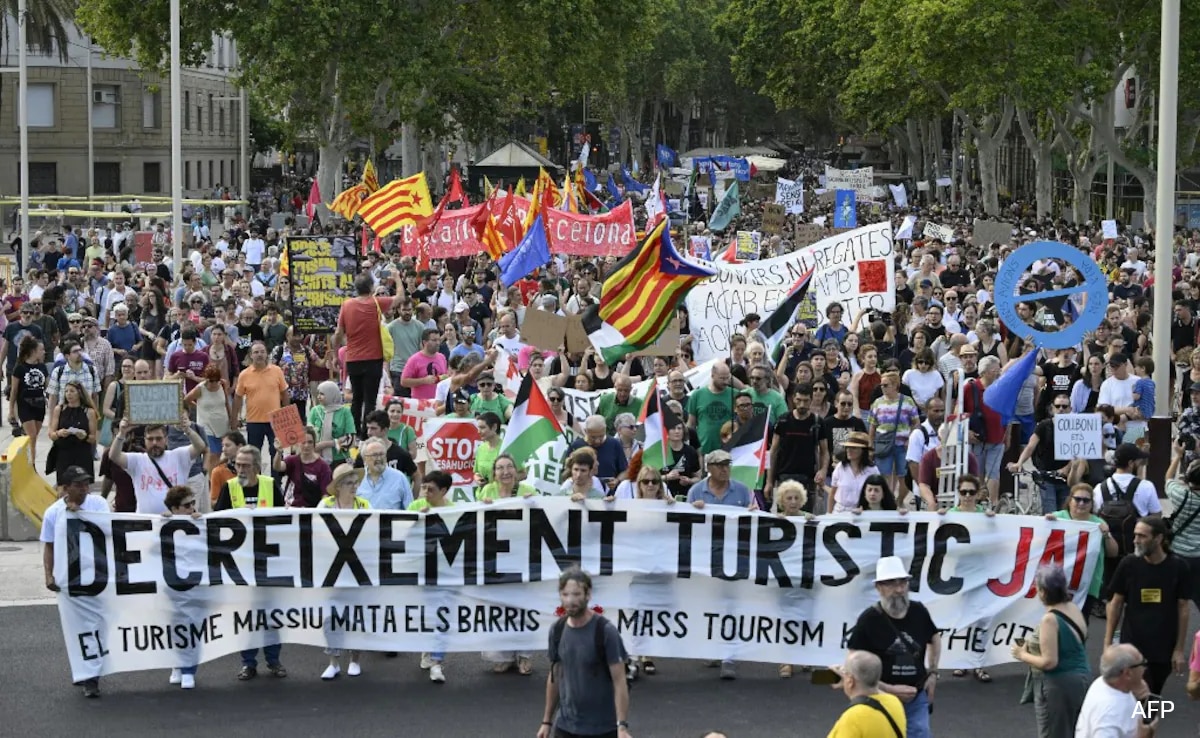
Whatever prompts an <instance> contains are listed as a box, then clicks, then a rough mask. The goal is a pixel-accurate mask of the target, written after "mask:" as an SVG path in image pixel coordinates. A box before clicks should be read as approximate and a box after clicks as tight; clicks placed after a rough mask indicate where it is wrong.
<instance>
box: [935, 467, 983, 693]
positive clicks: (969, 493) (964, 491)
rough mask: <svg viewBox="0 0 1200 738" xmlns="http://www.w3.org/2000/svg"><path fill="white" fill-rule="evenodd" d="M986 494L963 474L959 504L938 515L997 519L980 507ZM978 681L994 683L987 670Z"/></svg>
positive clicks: (980, 672)
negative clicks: (951, 514)
mask: <svg viewBox="0 0 1200 738" xmlns="http://www.w3.org/2000/svg"><path fill="white" fill-rule="evenodd" d="M984 493H986V490H985V489H984V486H983V481H982V480H981V479H980V478H979V477H977V476H975V475H974V474H963V475H962V476H961V477H959V478H958V504H957V505H955V506H954V507H951V508H950V509H946V508H944V507H943V508H941V509H939V510H938V515H945V514H946V513H983V514H984V515H985V516H986V517H989V518H994V517H996V511H995V510H992V509H991V508H988V509H984V508H982V507H980V506H979V496H980V495H981V494H984ZM973 674H974V676H975V678H976V679H978V680H979V681H981V682H984V683H987V682H990V681H992V675H991V674H989V673H988V672H987V670H986V669H975V670H974V672H973ZM966 675H967V672H966V670H965V669H955V670H954V676H956V677H964V676H966Z"/></svg>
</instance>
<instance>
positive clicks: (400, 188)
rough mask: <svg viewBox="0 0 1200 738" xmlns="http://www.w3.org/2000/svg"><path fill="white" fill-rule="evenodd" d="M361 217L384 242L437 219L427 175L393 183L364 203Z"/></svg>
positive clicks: (360, 212)
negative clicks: (403, 230) (401, 231)
mask: <svg viewBox="0 0 1200 738" xmlns="http://www.w3.org/2000/svg"><path fill="white" fill-rule="evenodd" d="M358 214H359V216H360V217H362V219H363V221H364V222H366V224H367V225H369V226H371V230H373V231H375V234H376V235H377V236H379V237H380V238H386V237H387V236H389V235H391V234H392V233H394V232H395V231H396V230H398V229H399V228H400V227H401V226H406V225H417V224H418V223H419V222H420V221H421V219H422V218H427V217H429V216H430V215H433V198H432V197H430V195H429V183H428V182H426V180H425V172H420V173H419V174H415V175H413V176H411V177H406V178H404V179H396V180H392V181H391V182H389V183H388V184H387V185H386V186H384V187H383V188H382V189H380V190H379V191H378V192H376V193H375V194H374V195H371V196H370V197H368V198H367V199H366V200H364V201H363V203H362V205H360V206H359V208H358Z"/></svg>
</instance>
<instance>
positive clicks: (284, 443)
mask: <svg viewBox="0 0 1200 738" xmlns="http://www.w3.org/2000/svg"><path fill="white" fill-rule="evenodd" d="M268 418H269V420H270V421H271V430H273V431H275V443H276V444H277V445H279V446H280V448H291V447H294V446H299V445H300V444H302V443H304V421H303V420H301V418H300V408H298V407H296V406H295V405H284V406H283V407H281V408H279V409H278V410H276V411H275V412H273V413H271V414H270V415H269V416H268Z"/></svg>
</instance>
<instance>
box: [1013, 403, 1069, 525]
mask: <svg viewBox="0 0 1200 738" xmlns="http://www.w3.org/2000/svg"><path fill="white" fill-rule="evenodd" d="M1051 398H1052V399H1051V401H1050V406H1049V412H1050V417H1048V418H1046V419H1044V420H1040V421H1038V424H1037V425H1036V426H1034V429H1033V435H1031V436H1030V437H1029V443H1027V444H1025V448H1024V449H1022V450H1021V455H1020V456H1018V457H1017V460H1016V461H1014V462H1012V463H1010V464H1009V465H1008V470H1009V471H1010V472H1011V473H1013V474H1016V473H1017V472H1018V471H1020V470H1021V469H1022V468H1023V467H1024V466H1025V462H1026V461H1027V460H1028V459H1033V466H1034V468H1035V469H1037V470H1038V471H1042V472H1049V473H1052V474H1057V475H1058V476H1059V477H1060V478H1059V479H1047V480H1045V481H1042V482H1038V487H1039V488H1040V490H1041V494H1042V512H1043V513H1047V514H1049V513H1051V512H1054V511H1055V510H1062V509H1064V506H1065V505H1066V504H1067V496H1068V495H1069V494H1070V491H1071V488H1070V486H1069V485H1068V484H1067V480H1068V479H1070V478H1071V472H1072V471H1073V470H1072V467H1074V466H1076V464H1078V465H1080V466H1081V467H1082V468H1081V469H1076V470H1074V471H1077V472H1079V473H1082V472H1084V471H1086V470H1087V460H1086V459H1075V460H1070V459H1068V460H1066V461H1060V460H1057V459H1055V458H1054V416H1055V415H1066V414H1068V413H1070V412H1071V398H1070V396H1068V395H1067V394H1066V393H1065V392H1056V393H1053V394H1052V395H1051Z"/></svg>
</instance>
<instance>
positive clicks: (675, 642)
mask: <svg viewBox="0 0 1200 738" xmlns="http://www.w3.org/2000/svg"><path fill="white" fill-rule="evenodd" d="M56 542H57V545H56V546H55V561H54V576H55V581H56V582H57V584H58V585H59V587H60V588H61V593H60V594H59V603H58V604H59V614H60V616H61V620H62V628H63V636H64V640H65V642H66V647H67V653H68V655H69V658H70V662H71V672H72V676H73V678H74V679H75V680H77V681H78V680H82V679H85V678H89V677H95V676H101V675H105V674H112V673H115V672H122V671H133V670H140V669H167V668H173V667H181V666H188V665H193V664H199V663H202V662H205V661H211V660H213V659H215V658H218V657H220V656H224V655H226V654H230V653H235V652H237V651H239V650H242V649H247V648H254V647H258V646H261V645H263V644H267V643H289V644H306V645H309V646H319V647H324V646H330V647H335V648H352V649H365V650H378V651H408V652H419V651H494V650H528V651H533V650H540V649H543V648H546V645H547V640H548V632H549V629H550V626H551V625H552V623H553V622H554V620H555V616H554V610H555V608H556V607H557V606H558V596H557V591H556V590H557V587H556V580H557V577H558V575H559V573H560V572H561V571H563V570H564V569H566V568H568V567H570V566H571V565H575V564H578V565H580V566H582V567H583V568H584V569H585V570H587V571H588V572H590V573H591V574H592V575H593V577H594V582H595V590H594V593H593V596H592V604H593V605H599V606H600V607H602V608H603V609H604V611H605V613H606V614H607V616H608V617H609V618H611V619H612V620H613V621H614V622H615V623H617V624H618V627H619V628H620V630H621V632H622V634H623V636H624V639H625V642H626V646H627V647H628V648H629V649H630V651H631V652H633V653H637V654H642V655H646V656H663V657H683V658H693V659H722V658H730V659H737V660H744V661H763V662H770V663H793V664H829V663H835V662H837V661H840V660H841V659H842V658H843V657H844V647H845V643H846V639H847V637H848V634H849V632H850V630H851V629H852V628H853V625H854V623H855V621H856V619H857V617H858V615H859V613H861V612H862V611H863V609H865V608H867V607H869V606H871V605H872V603H873V602H875V601H876V600H877V596H876V592H875V589H874V585H873V581H874V571H875V564H876V562H877V561H878V560H879V559H880V557H882V556H888V555H893V554H894V555H898V556H900V557H902V558H903V559H904V561H905V563H906V564H908V565H909V567H910V568H909V571H910V573H911V575H912V577H913V579H912V581H911V585H910V590H911V593H912V597H913V598H914V599H916V600H920V601H922V602H924V603H925V604H926V605H927V606H928V607H929V609H930V611H931V613H932V615H933V619H934V622H935V623H937V625H938V626H939V627H940V628H942V629H945V633H944V634H943V639H942V643H943V649H944V651H943V657H942V660H941V666H942V668H950V669H954V668H972V667H981V666H988V665H991V664H997V663H1003V662H1007V661H1010V660H1011V658H1010V656H1009V647H1010V644H1011V643H1012V642H1013V641H1014V640H1015V639H1016V638H1024V637H1028V635H1029V634H1030V633H1031V632H1032V630H1033V628H1035V627H1036V626H1037V624H1038V621H1039V620H1040V618H1041V616H1042V614H1043V613H1044V608H1043V607H1042V605H1041V603H1040V602H1039V601H1038V600H1037V598H1036V597H1035V592H1034V588H1033V577H1034V573H1035V572H1036V570H1037V568H1038V567H1039V566H1040V565H1041V564H1044V563H1048V562H1053V563H1058V564H1062V565H1063V566H1064V568H1065V569H1066V572H1067V581H1068V582H1069V583H1070V586H1071V588H1072V590H1073V591H1074V592H1075V597H1076V601H1077V602H1079V603H1081V604H1082V602H1083V600H1084V598H1085V596H1086V594H1087V589H1088V583H1089V582H1090V581H1091V577H1092V566H1093V562H1094V560H1095V556H1096V554H1097V553H1098V552H1099V545H1100V536H1099V532H1098V530H1097V526H1095V525H1093V524H1089V523H1076V522H1071V521H1047V520H1045V519H1043V518H1040V517H1023V516H1008V515H1001V516H998V517H994V518H987V517H984V516H983V515H979V514H964V513H954V514H949V515H945V516H939V515H937V514H933V513H914V514H911V515H907V516H900V515H898V514H895V513H867V514H864V515H862V516H857V517H855V516H850V515H844V516H826V517H823V518H819V519H817V520H813V521H811V522H806V521H805V520H803V519H799V518H796V519H786V518H781V517H777V516H773V515H769V514H765V513H759V512H753V513H752V512H748V511H744V510H739V509H735V508H728V507H721V506H716V505H714V506H712V507H709V508H706V509H704V510H696V509H695V508H693V507H691V506H687V505H683V504H675V505H668V504H666V503H664V502H656V501H655V502H651V501H632V500H630V501H624V502H617V503H604V502H600V501H591V502H586V503H572V502H571V501H569V500H566V499H563V498H537V497H534V498H529V499H516V500H506V501H502V502H499V503H496V504H492V505H460V506H454V507H451V508H445V509H443V510H441V511H439V512H437V513H410V512H399V511H395V512H393V511H387V512H377V511H376V512H361V513H356V512H353V511H342V510H337V511H333V510H330V511H319V512H318V511H315V510H295V509H286V510H282V509H281V510H249V511H247V510H240V511H236V512H233V511H230V512H225V513H215V514H212V515H209V516H207V517H204V518H201V519H198V520H192V519H190V518H171V519H168V518H162V517H158V516H145V515H127V514H120V515H113V514H102V513H69V514H64V515H63V516H62V517H61V518H60V519H59V524H58V527H57V531H56Z"/></svg>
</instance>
